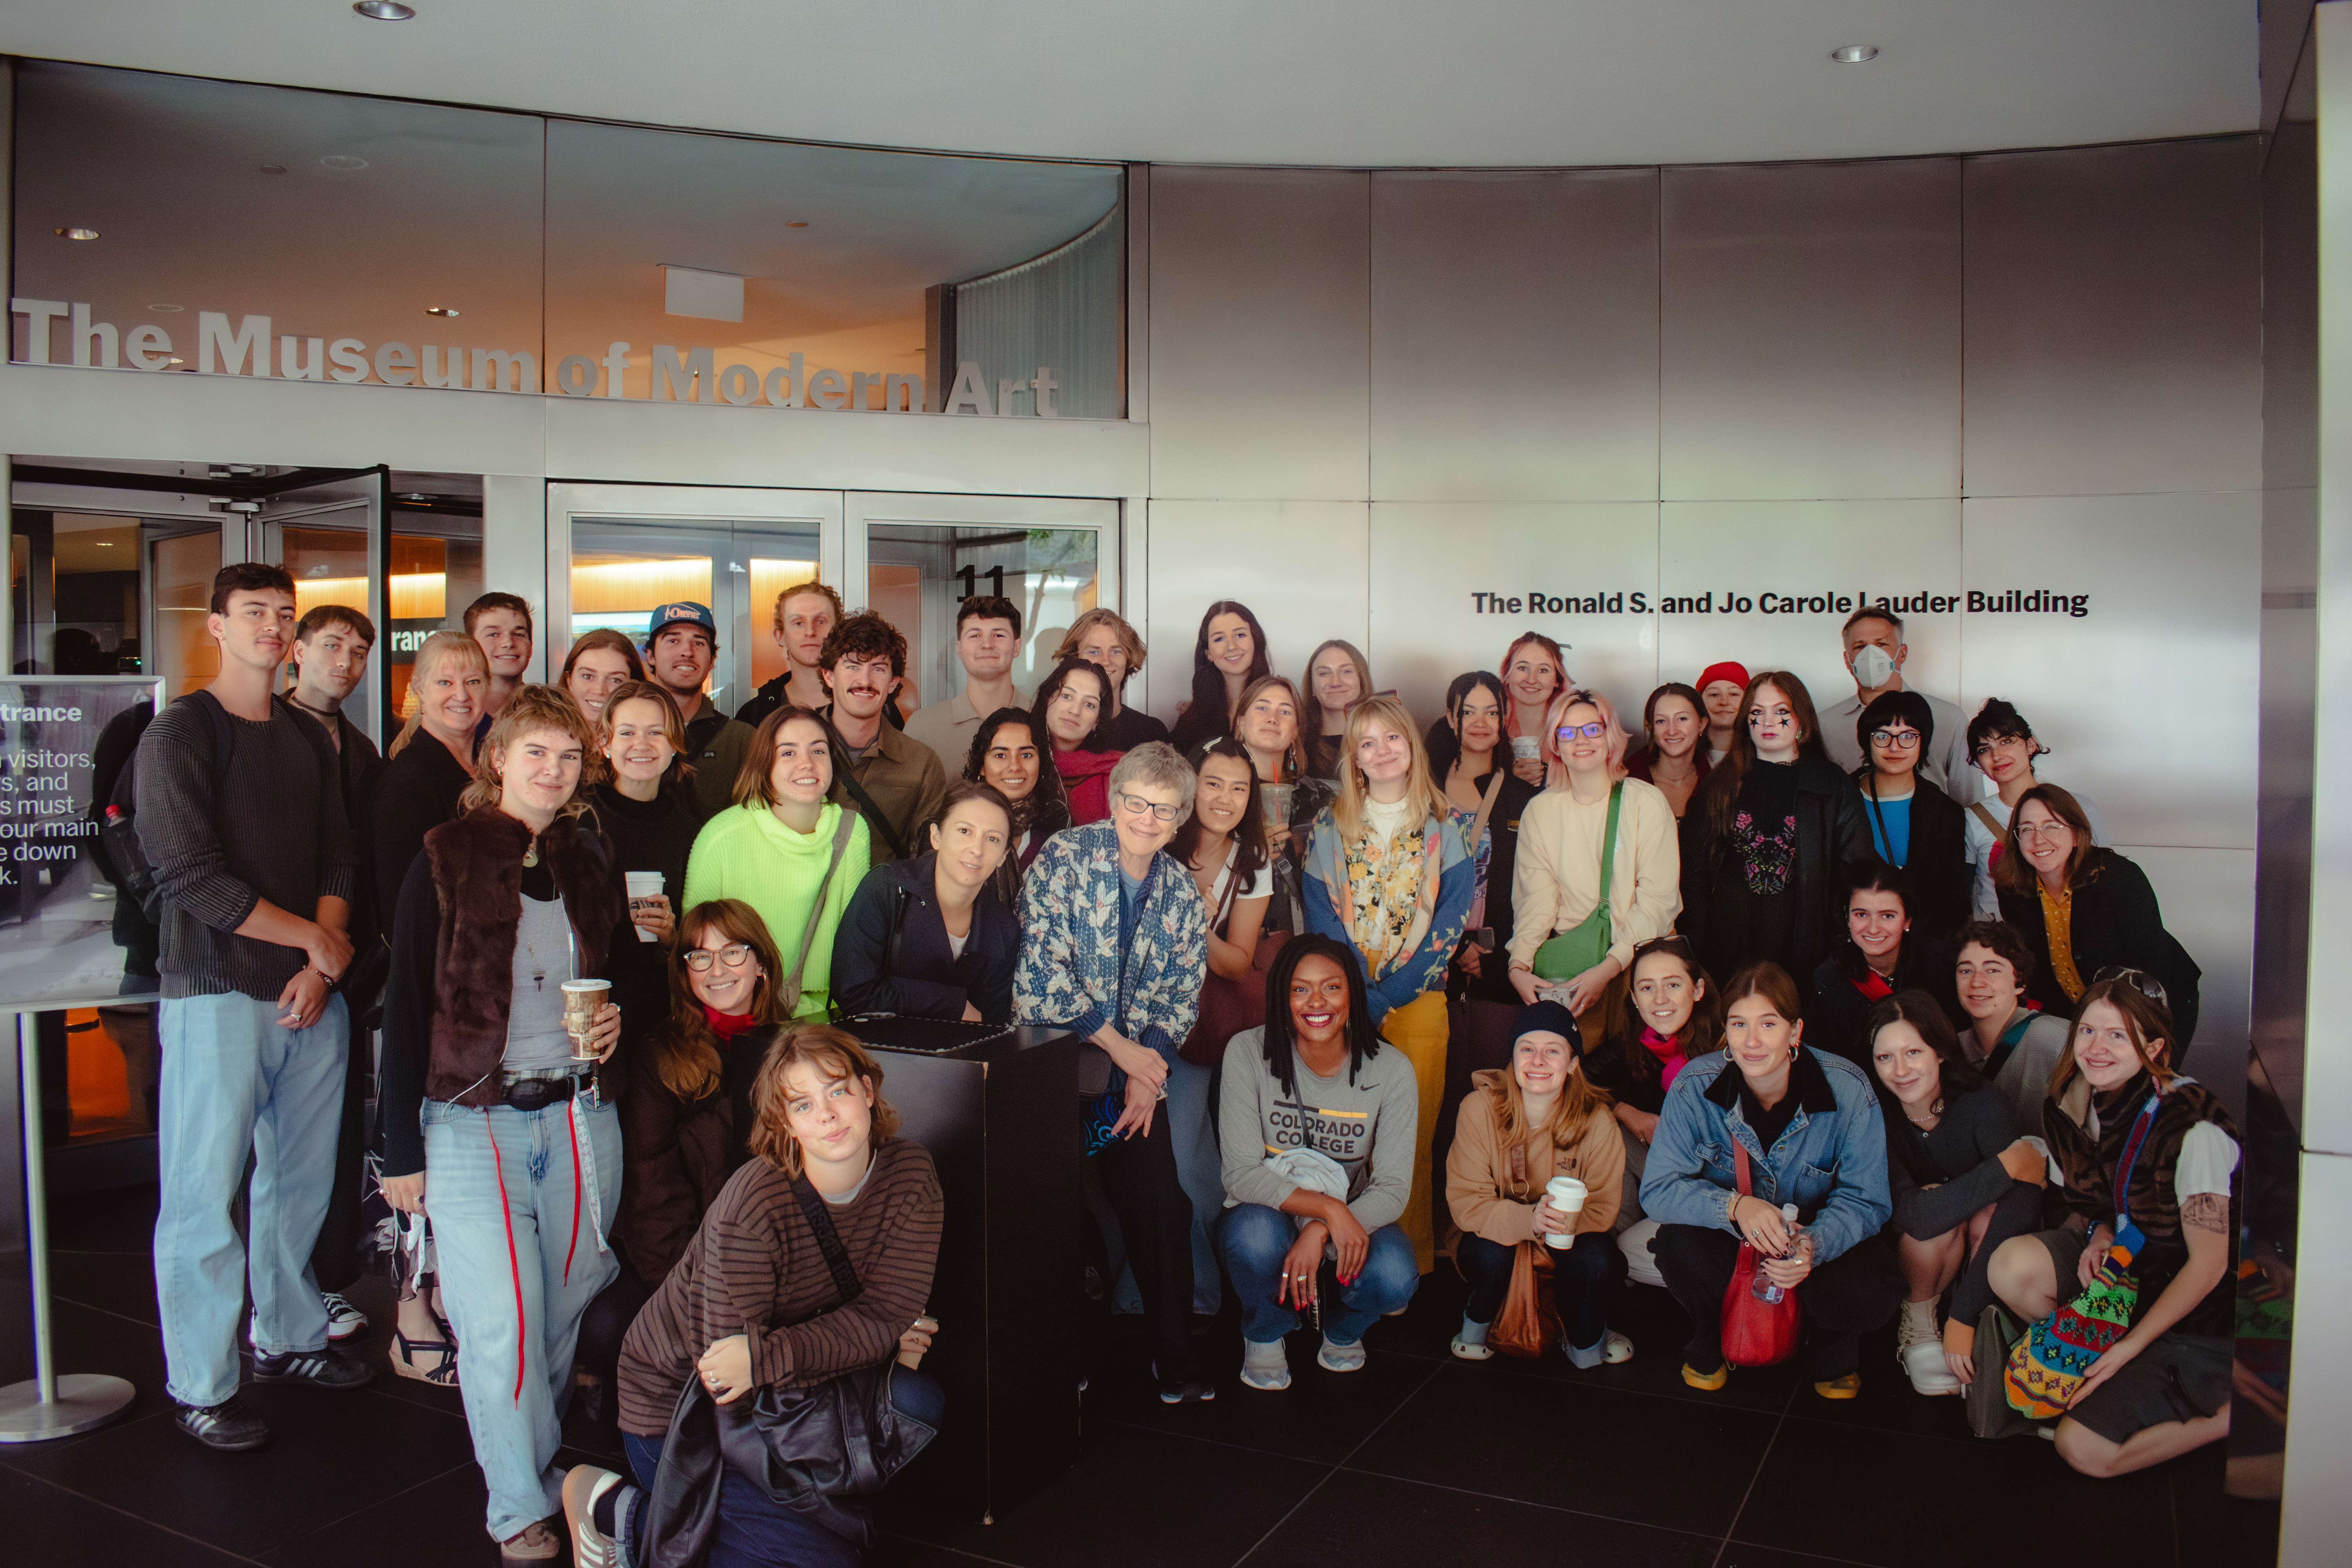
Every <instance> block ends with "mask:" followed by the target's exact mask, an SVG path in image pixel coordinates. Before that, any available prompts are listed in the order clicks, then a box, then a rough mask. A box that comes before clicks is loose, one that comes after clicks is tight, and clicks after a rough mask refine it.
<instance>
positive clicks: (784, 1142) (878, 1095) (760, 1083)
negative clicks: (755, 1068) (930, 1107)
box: [750, 1024, 898, 1176]
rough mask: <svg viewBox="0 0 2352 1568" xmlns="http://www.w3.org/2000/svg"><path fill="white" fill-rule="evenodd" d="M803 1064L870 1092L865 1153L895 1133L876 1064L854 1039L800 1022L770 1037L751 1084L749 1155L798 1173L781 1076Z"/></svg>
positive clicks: (893, 1112)
mask: <svg viewBox="0 0 2352 1568" xmlns="http://www.w3.org/2000/svg"><path fill="white" fill-rule="evenodd" d="M803 1062H806V1063H808V1065H809V1066H811V1067H813V1068H816V1070H817V1071H818V1073H819V1074H821V1075H822V1076H823V1077H824V1078H825V1079H836V1078H846V1079H859V1080H862V1081H863V1082H864V1083H865V1085H866V1088H868V1089H872V1090H873V1091H874V1126H873V1131H870V1132H869V1133H867V1134H866V1146H867V1147H868V1148H869V1149H870V1148H871V1147H872V1146H873V1145H875V1144H877V1143H879V1142H881V1141H882V1140H883V1139H885V1138H887V1137H889V1136H890V1135H891V1134H892V1133H894V1132H896V1131H898V1110H896V1109H895V1108H894V1107H892V1105H891V1104H890V1102H889V1101H888V1100H885V1099H883V1098H882V1064H881V1063H879V1062H877V1061H876V1060H875V1059H874V1058H873V1056H872V1055H871V1054H870V1053H869V1052H868V1051H867V1050H866V1047H864V1046H863V1045H861V1044H859V1043H858V1040H857V1037H856V1036H855V1035H852V1034H850V1033H848V1032H847V1031H845V1030H843V1029H836V1028H835V1027H834V1026H832V1025H830V1024H801V1025H797V1026H793V1027H791V1028H788V1029H786V1030H785V1031H784V1032H783V1033H782V1034H781V1035H779V1036H777V1037H776V1043H775V1044H774V1045H772V1046H770V1047H768V1055H767V1059H766V1060H764V1061H762V1062H761V1064H760V1076H759V1077H758V1079H755V1080H753V1082H752V1085H751V1139H750V1142H751V1154H752V1157H753V1158H755V1159H761V1160H765V1161H766V1162H767V1163H769V1164H771V1165H773V1166H774V1167H775V1168H776V1169H777V1170H779V1171H782V1173H784V1174H786V1175H787V1176H797V1175H799V1174H800V1173H801V1141H800V1140H799V1139H797V1138H795V1137H793V1131H792V1128H791V1126H790V1125H789V1124H788V1123H787V1122H786V1121H785V1114H784V1106H785V1103H786V1102H787V1101H788V1100H790V1099H791V1096H790V1095H789V1094H787V1093H786V1092H785V1089H784V1075H785V1074H786V1073H788V1072H790V1071H792V1069H793V1068H795V1067H798V1066H799V1065H800V1064H801V1063H803Z"/></svg>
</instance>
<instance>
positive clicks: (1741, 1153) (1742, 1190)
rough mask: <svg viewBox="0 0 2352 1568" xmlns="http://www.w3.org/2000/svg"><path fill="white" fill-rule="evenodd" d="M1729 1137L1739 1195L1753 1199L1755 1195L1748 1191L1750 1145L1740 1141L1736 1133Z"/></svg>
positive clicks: (1730, 1134)
mask: <svg viewBox="0 0 2352 1568" xmlns="http://www.w3.org/2000/svg"><path fill="white" fill-rule="evenodd" d="M1727 1136H1728V1137H1729V1138H1730V1139H1731V1163H1732V1168H1733V1170H1734V1171H1735V1172H1736V1173H1738V1177H1739V1195H1740V1196H1741V1197H1743V1198H1745V1197H1752V1196H1754V1195H1755V1194H1752V1193H1750V1192H1749V1191H1748V1145H1747V1144H1745V1143H1742V1142H1740V1141H1739V1135H1738V1133H1736V1132H1734V1133H1729V1134H1727Z"/></svg>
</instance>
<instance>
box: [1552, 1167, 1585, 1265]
mask: <svg viewBox="0 0 2352 1568" xmlns="http://www.w3.org/2000/svg"><path fill="white" fill-rule="evenodd" d="M1544 1196H1545V1197H1547V1198H1549V1199H1550V1200H1551V1206H1552V1212H1553V1213H1554V1214H1581V1213H1583V1212H1584V1184H1583V1183H1582V1182H1580V1181H1578V1180H1577V1179H1576V1178H1575V1177H1574V1176H1554V1177H1553V1178H1552V1179H1551V1180H1550V1181H1549V1182H1546V1183H1545V1184H1544ZM1544 1244H1545V1245H1546V1246H1547V1247H1558V1248H1559V1249H1560V1250H1562V1251H1566V1250H1567V1249H1568V1248H1570V1247H1574V1246H1575V1245H1576V1237H1573V1236H1547V1237H1544Z"/></svg>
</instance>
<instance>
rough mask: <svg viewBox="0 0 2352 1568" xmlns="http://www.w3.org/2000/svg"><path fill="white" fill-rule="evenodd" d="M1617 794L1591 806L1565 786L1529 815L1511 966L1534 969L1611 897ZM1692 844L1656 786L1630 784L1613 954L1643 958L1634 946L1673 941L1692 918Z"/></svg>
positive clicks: (1523, 825) (1621, 823) (1621, 832)
mask: <svg viewBox="0 0 2352 1568" xmlns="http://www.w3.org/2000/svg"><path fill="white" fill-rule="evenodd" d="M1608 826H1609V797H1608V796H1606V795H1603V796H1601V799H1600V800H1599V801H1598V802H1596V803H1594V804H1592V805H1586V804H1585V803H1584V802H1582V801H1580V800H1578V799H1577V798H1576V795H1575V794H1574V793H1573V791H1571V790H1570V788H1569V786H1567V785H1565V784H1561V785H1559V786H1557V787H1555V788H1551V789H1547V790H1545V791H1544V792H1543V793H1542V794H1541V795H1537V796H1536V797H1535V799H1533V800H1531V801H1529V802H1528V804H1527V807H1526V809H1525V810H1523V811H1521V812H1520V813H1519V847H1518V857H1517V859H1516V860H1515V861H1514V862H1513V863H1512V864H1513V870H1512V873H1511V875H1512V883H1511V917H1512V919H1511V962H1512V963H1526V964H1532V963H1534V962H1535V956H1536V949H1538V948H1539V947H1541V946H1542V945H1543V944H1544V943H1545V942H1549V941H1550V940H1551V939H1552V937H1553V936H1554V935H1556V934H1558V933H1559V932H1560V931H1572V930H1574V929H1575V927H1576V926H1577V924H1578V923H1579V922H1580V921H1582V920H1583V919H1584V917H1585V916H1587V915H1589V914H1591V912H1592V906H1593V905H1594V904H1595V903H1596V902H1597V901H1599V900H1600V897H1601V837H1602V835H1603V834H1604V833H1605V832H1606V831H1607V830H1608ZM1682 868H1683V856H1682V845H1681V841H1680V840H1679V838H1678V837H1676V834H1675V808H1674V807H1673V806H1671V805H1667V804H1666V797H1665V796H1664V795H1663V794H1661V793H1659V791H1658V788H1657V786H1656V785H1654V784H1643V782H1642V781H1641V780H1640V779H1627V780H1626V781H1625V794H1624V799H1623V802H1622V805H1620V806H1619V807H1618V811H1617V868H1616V871H1615V873H1614V875H1613V876H1612V879H1611V881H1610V886H1609V914H1610V921H1611V925H1612V934H1613V935H1614V937H1615V941H1614V942H1612V944H1611V946H1610V949H1609V956H1610V957H1612V958H1613V959H1615V960H1616V961H1617V963H1618V965H1619V967H1621V968H1622V967H1623V966H1625V965H1627V964H1630V963H1633V944H1634V943H1635V942H1647V941H1649V940H1650V939H1651V938H1652V937H1657V936H1664V935H1665V934H1666V933H1667V932H1669V931H1673V930H1674V929H1675V916H1676V915H1678V914H1680V913H1682V912H1683V892H1682Z"/></svg>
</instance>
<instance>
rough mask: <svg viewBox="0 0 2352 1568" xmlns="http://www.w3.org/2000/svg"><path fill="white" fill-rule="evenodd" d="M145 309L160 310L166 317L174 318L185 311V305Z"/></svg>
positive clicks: (155, 306) (157, 306)
mask: <svg viewBox="0 0 2352 1568" xmlns="http://www.w3.org/2000/svg"><path fill="white" fill-rule="evenodd" d="M147 308H148V309H149V310H160V311H162V312H163V314H164V315H166V316H176V315H178V314H179V313H180V312H181V311H183V310H186V309H187V307H186V306H185V305H150V306H148V307H147Z"/></svg>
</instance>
